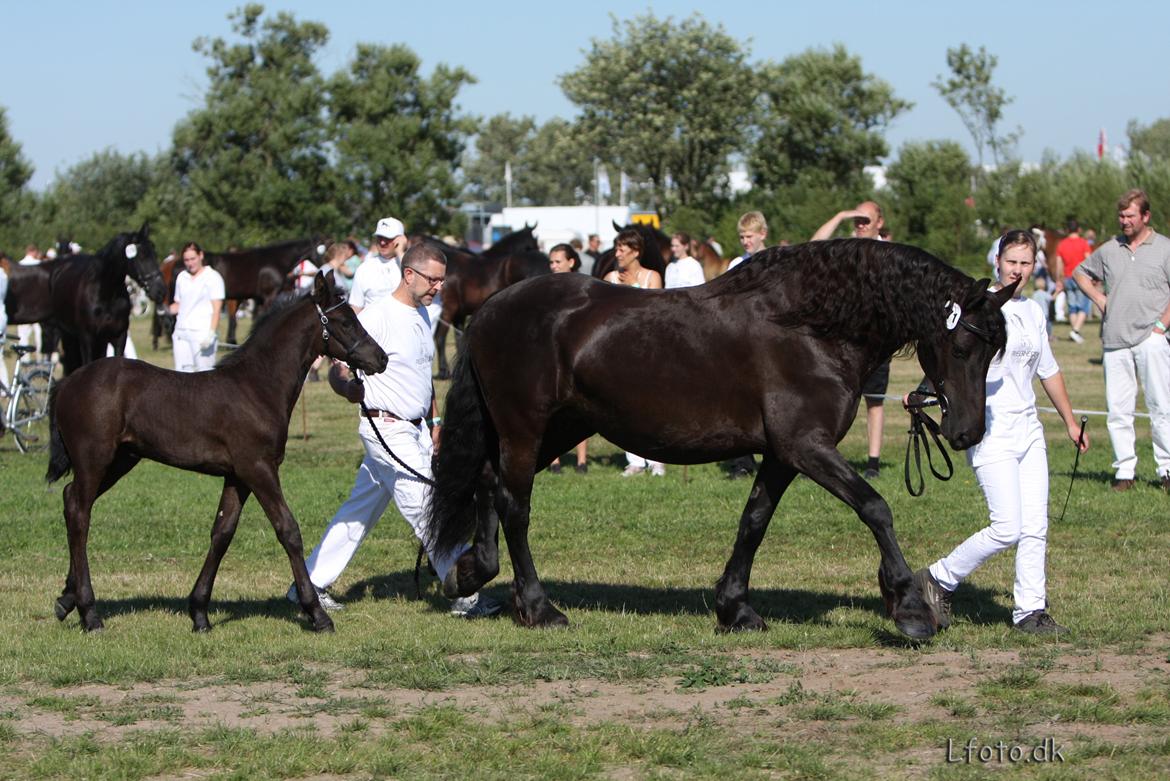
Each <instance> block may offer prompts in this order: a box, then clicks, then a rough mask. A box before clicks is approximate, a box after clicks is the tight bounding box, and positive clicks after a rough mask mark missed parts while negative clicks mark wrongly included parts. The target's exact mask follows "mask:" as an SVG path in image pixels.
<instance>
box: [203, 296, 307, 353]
mask: <svg viewBox="0 0 1170 781" xmlns="http://www.w3.org/2000/svg"><path fill="white" fill-rule="evenodd" d="M307 300H308V296H307V295H305V294H298V293H283V294H281V295H279V296H277V297H276V299H275V300H274V301H273V302H272V304H271V305H270V306H268V307H267V308H266V309H265V310H264V314H262V315H261V316H260V317H258V318H257V319H256V322H255V323H254V324H253V325H252V333H250V334H249V335H248V338H247V339H245V340H244V343H243V344H241V345H240V346H239V347H237V348H236V349H234V350H232V351H231V352H229V353H228V354H227V355H225V356H224V357H223V358H221V359H220V360H219V362H218V363H216V366H222V367H227V366H235V365H236V364H239V363H243V362H244V361H246V360H247V358H248V356H249V355H251V354H252V353H253V352H255V351H256V345H257V344H259V343H261V342H263V343H266V344H267V343H270V342H271V339H270V332H272V331H276V330H277V329H278V328H280V326H281V325H283V324H284V321H285V320H286V319H287V318H288V316H289V314H290V313H291V312H292V311H293V310H294V309H296V307H297V304H299V303H301V302H302V301H307Z"/></svg>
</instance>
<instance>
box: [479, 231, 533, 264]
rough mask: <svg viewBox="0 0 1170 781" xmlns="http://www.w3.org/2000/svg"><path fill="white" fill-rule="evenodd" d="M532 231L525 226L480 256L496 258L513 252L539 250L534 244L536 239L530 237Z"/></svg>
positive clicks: (503, 237)
mask: <svg viewBox="0 0 1170 781" xmlns="http://www.w3.org/2000/svg"><path fill="white" fill-rule="evenodd" d="M532 231H533V227H529V226H525V227H524V228H523V229H522V230H518V231H512V232H511V233H509V234H508V235H507V236H502V237H501V238H500V240H499V241H497V242H495V243H494V244H492V245H491V246H490V247H488V248H487V249H485V250H484V251H483V253H482V254H483V256H484V257H485V258H497V257H500V256H501V255H508V254H511V253H513V252H521V251H523V250H529V249H540V246H539V245H538V244H537V243H536V238H535V237H534V236H533V235H532Z"/></svg>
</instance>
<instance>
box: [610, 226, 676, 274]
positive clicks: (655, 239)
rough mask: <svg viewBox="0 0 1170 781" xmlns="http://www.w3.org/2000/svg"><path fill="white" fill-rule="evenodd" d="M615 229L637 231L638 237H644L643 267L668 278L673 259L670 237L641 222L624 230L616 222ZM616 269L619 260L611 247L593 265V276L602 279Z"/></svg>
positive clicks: (618, 230)
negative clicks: (668, 267) (668, 266)
mask: <svg viewBox="0 0 1170 781" xmlns="http://www.w3.org/2000/svg"><path fill="white" fill-rule="evenodd" d="M613 229H614V230H615V231H617V232H619V233H621V232H622V231H623V230H636V231H637V232H638V235H639V236H641V237H642V258H641V260H640V262H641V264H642V267H643V268H649V269H654V270H655V271H657V272H658V273H659V274H661V275H662V276H663V278H665V277H666V266H667V264H668V263H670V258H671V255H670V237H669V236H667V235H666V234H665V233H663V232H662V231H660V230H658V229H657V228H655V227H654V226H653V225H646V224H644V223H640V222H635V223H631V224H629V225H627V226H626V227H624V228H623V227H622V226H620V225H618V224H617V223H616V222H615V223H613ZM615 268H617V258H616V257H614V254H613V247H610V248H609V249H607V250H606V251H605V252H603V253H601V256H600V257H598V258H597V262H596V263H594V264H593V276H595V277H597V278H598V279H602V278H603V277H604V276H605V275H606V274H608V273H609V272H611V271H613V270H614V269H615Z"/></svg>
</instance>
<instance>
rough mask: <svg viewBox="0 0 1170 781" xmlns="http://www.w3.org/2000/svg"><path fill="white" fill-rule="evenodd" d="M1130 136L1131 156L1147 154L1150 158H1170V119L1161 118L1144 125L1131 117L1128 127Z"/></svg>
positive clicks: (1131, 157)
mask: <svg viewBox="0 0 1170 781" xmlns="http://www.w3.org/2000/svg"><path fill="white" fill-rule="evenodd" d="M1125 132H1126V135H1128V136H1129V156H1130V159H1133V158H1135V157H1138V156H1143V155H1144V156H1145V157H1146V158H1148V159H1150V160H1170V119H1159V120H1157V121H1155V122H1152V123H1151V124H1149V125H1147V126H1145V127H1143V126H1142V125H1141V123H1139V122H1138V121H1137V120H1136V119H1131V120H1130V121H1129V125H1128V126H1127V127H1126V131H1125Z"/></svg>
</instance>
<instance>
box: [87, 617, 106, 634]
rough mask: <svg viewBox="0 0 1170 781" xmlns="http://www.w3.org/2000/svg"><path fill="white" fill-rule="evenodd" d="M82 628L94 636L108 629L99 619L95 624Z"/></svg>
mask: <svg viewBox="0 0 1170 781" xmlns="http://www.w3.org/2000/svg"><path fill="white" fill-rule="evenodd" d="M82 628H84V629H85V631H86V633H87V634H94V633H96V632H101V631H103V630H104V629H105V628H106V625H105V624H103V623H102V622H101V619H98V620H95V621H93V622H87V623H85V624H82Z"/></svg>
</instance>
